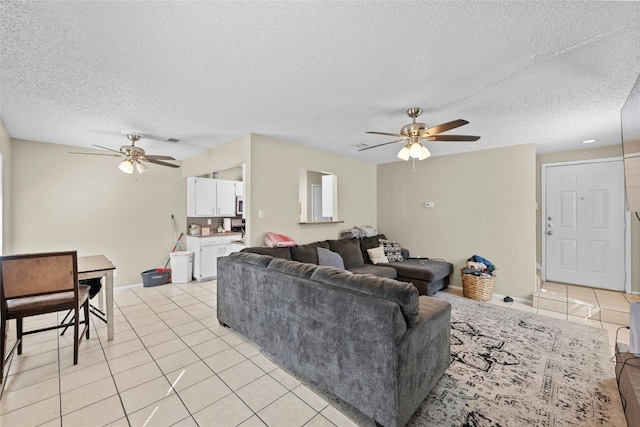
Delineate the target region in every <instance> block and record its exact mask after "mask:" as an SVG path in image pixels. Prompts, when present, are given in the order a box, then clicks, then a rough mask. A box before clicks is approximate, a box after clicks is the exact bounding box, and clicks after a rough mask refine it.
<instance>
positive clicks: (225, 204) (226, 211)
mask: <svg viewBox="0 0 640 427" xmlns="http://www.w3.org/2000/svg"><path fill="white" fill-rule="evenodd" d="M216 183H217V189H216V191H217V193H216V201H217V204H218V211H217V216H236V182H235V181H227V180H223V179H217V180H216Z"/></svg>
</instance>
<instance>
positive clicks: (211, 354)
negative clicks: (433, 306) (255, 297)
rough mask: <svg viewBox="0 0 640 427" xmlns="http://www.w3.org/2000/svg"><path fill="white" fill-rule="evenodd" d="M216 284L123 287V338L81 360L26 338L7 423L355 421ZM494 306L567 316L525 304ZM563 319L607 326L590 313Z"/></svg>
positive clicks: (87, 348) (1, 403) (45, 339)
mask: <svg viewBox="0 0 640 427" xmlns="http://www.w3.org/2000/svg"><path fill="white" fill-rule="evenodd" d="M215 291H216V284H215V282H202V283H196V282H192V283H187V284H172V285H164V286H157V287H153V288H143V287H137V288H129V289H123V290H116V293H115V301H116V324H115V339H114V340H113V341H107V339H106V325H105V324H104V323H102V322H100V321H97V322H95V323H94V325H93V328H92V338H91V339H90V340H88V341H84V342H83V343H82V344H81V346H80V361H79V363H78V365H76V366H74V365H73V354H72V353H73V347H72V339H69V337H68V336H67V335H69V333H67V334H65V336H63V337H60V336H59V335H58V332H59V331H49V332H45V333H40V334H34V335H30V336H27V337H25V343H24V348H23V354H22V355H21V356H15V357H14V360H13V363H12V365H11V369H10V371H9V377H8V379H7V382H6V386H5V391H4V395H3V396H2V398H1V399H0V425H1V426H5V425H6V426H65V427H66V426H98V425H100V426H153V425H158V426H172V425H175V426H196V425H200V426H214V425H215V426H227V425H229V426H264V425H269V426H308V427H320V426H355V424H354V423H353V422H352V421H351V420H349V419H348V418H346V417H345V416H344V415H343V414H342V413H340V412H338V411H337V410H336V409H334V408H333V407H332V406H331V405H329V404H328V403H327V402H326V401H324V400H323V399H322V398H320V397H319V396H318V395H317V394H315V393H314V392H313V391H311V390H310V389H309V388H307V387H305V386H304V385H302V384H300V383H299V382H298V381H297V380H296V379H295V378H293V377H291V376H290V375H288V374H287V373H285V372H284V371H283V370H282V369H280V368H278V367H277V366H276V365H275V364H273V363H272V362H271V361H269V360H268V359H267V358H265V357H264V356H263V355H261V354H260V351H259V348H258V347H257V346H256V345H255V344H253V343H251V342H250V341H247V340H246V339H245V338H244V337H243V336H241V335H239V334H237V333H235V332H233V331H231V330H230V329H228V328H223V327H221V326H220V325H219V324H218V321H217V318H216V313H215V305H216V295H215ZM449 292H452V293H456V294H460V293H461V290H459V289H450V290H449ZM490 303H493V304H497V305H501V306H507V307H510V308H512V309H517V310H523V311H528V312H537V313H539V314H545V315H552V316H554V317H555V316H558V315H559V313H557V312H553V311H547V310H545V309H542V308H536V307H533V305H531V304H527V303H522V302H513V303H508V304H507V303H504V302H502V301H501V300H499V299H497V298H496V299H494V300H493V301H491V302H490ZM61 314H64V313H61ZM563 316H564V317H563V320H568V321H579V322H584V323H587V324H594V325H595V326H598V327H605V328H608V326H607V325H608V322H603V321H601V320H598V321H597V322H598V324H595V323H593V322H596V321H595V320H593V319H592V318H590V317H588V316H585V317H579V316H577V315H576V316H574V315H569V314H568V312H567V313H565V314H564V315H563ZM560 317H562V316H560ZM51 319H52V317H51V315H48V316H40V317H39V318H32V319H30V320H29V322H33V323H34V324H43V323H47V322H50V321H51ZM11 323H12V324H13V322H11ZM12 326H13V325H12ZM11 336H15V333H14V332H10V337H11Z"/></svg>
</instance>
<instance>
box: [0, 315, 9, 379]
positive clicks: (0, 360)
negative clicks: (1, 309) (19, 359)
mask: <svg viewBox="0 0 640 427" xmlns="http://www.w3.org/2000/svg"><path fill="white" fill-rule="evenodd" d="M7 332H8V328H7V319H5V318H4V316H0V334H2V337H0V384H2V382H3V381H4V352H5V351H6V347H7Z"/></svg>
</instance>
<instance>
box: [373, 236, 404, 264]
mask: <svg viewBox="0 0 640 427" xmlns="http://www.w3.org/2000/svg"><path fill="white" fill-rule="evenodd" d="M378 242H379V243H380V244H381V245H382V247H383V248H384V254H385V256H386V257H387V259H388V260H389V262H396V261H404V258H403V257H402V249H401V248H400V245H399V244H398V242H394V241H393V240H386V239H378Z"/></svg>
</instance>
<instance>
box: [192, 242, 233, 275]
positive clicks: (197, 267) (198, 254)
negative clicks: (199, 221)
mask: <svg viewBox="0 0 640 427" xmlns="http://www.w3.org/2000/svg"><path fill="white" fill-rule="evenodd" d="M238 238H239V235H232V236H212V237H194V236H187V250H188V251H191V252H193V277H194V279H196V280H197V281H202V280H210V279H215V278H216V277H217V276H218V257H221V256H227V255H229V254H230V253H231V252H238V251H239V250H241V249H243V248H244V245H238V244H236V243H232V242H233V241H234V240H237V239H238Z"/></svg>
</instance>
